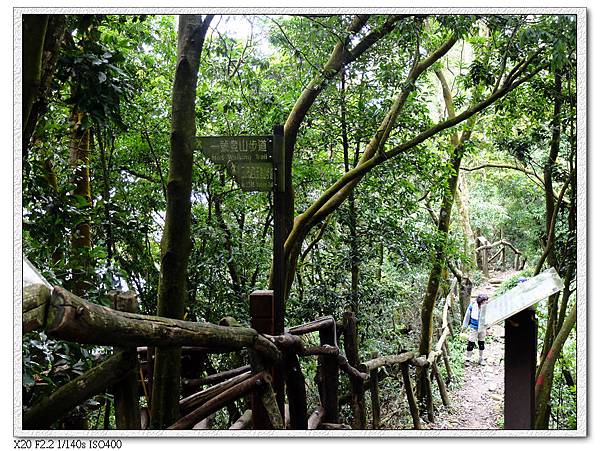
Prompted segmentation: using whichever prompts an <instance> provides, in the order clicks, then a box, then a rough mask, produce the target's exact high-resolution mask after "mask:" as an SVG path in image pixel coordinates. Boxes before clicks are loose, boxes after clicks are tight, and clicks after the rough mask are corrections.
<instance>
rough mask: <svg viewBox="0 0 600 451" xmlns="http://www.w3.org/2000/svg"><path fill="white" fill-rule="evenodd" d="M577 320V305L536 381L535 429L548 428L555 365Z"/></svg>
mask: <svg viewBox="0 0 600 451" xmlns="http://www.w3.org/2000/svg"><path fill="white" fill-rule="evenodd" d="M576 320H577V306H576V305H575V306H573V309H572V310H571V312H570V313H569V316H567V318H566V319H565V322H564V323H563V326H562V327H561V329H560V331H559V332H558V334H557V335H556V338H555V339H554V341H553V343H552V345H551V346H550V349H549V350H548V353H547V354H546V358H545V359H544V363H543V364H542V368H541V370H540V372H539V374H538V376H537V379H536V381H535V423H534V427H535V429H548V418H549V416H550V394H551V392H552V382H553V378H554V365H555V364H556V360H557V359H558V356H559V355H560V353H561V351H562V348H563V345H564V344H565V341H566V340H567V338H568V337H569V333H570V332H571V329H573V326H574V325H575V321H576Z"/></svg>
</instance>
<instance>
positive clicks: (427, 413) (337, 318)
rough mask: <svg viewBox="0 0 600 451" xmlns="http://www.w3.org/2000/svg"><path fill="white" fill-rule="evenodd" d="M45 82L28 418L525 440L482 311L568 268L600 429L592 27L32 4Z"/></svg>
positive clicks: (556, 379)
mask: <svg viewBox="0 0 600 451" xmlns="http://www.w3.org/2000/svg"><path fill="white" fill-rule="evenodd" d="M21 75H22V77H21V78H22V142H21V144H22V249H23V257H24V266H27V267H30V268H34V272H35V273H36V274H35V277H37V279H36V282H35V283H33V284H32V285H29V283H30V282H27V281H25V282H24V287H25V288H24V293H23V299H24V301H23V334H22V353H21V363H22V387H21V392H20V393H17V394H16V396H17V398H18V399H16V401H15V402H16V403H17V404H18V405H20V406H21V409H22V413H23V429H57V430H69V429H76V430H81V429H96V430H110V429H187V430H190V429H246V428H250V427H253V428H255V429H258V428H275V429H281V428H287V429H330V430H341V429H392V430H403V429H413V428H414V429H470V428H483V429H488V428H489V429H502V428H504V427H505V426H507V427H508V423H507V424H506V425H505V424H504V421H507V422H508V418H504V417H503V414H502V412H503V411H502V409H503V401H502V400H503V399H504V398H503V396H504V395H503V394H504V390H506V389H507V387H504V380H505V379H503V377H504V374H505V373H504V371H507V373H506V374H507V375H508V371H509V369H508V367H507V368H506V370H505V361H504V357H503V356H504V354H503V352H504V333H505V332H504V326H503V324H504V322H503V323H500V324H498V325H494V326H493V327H492V328H490V329H489V330H488V338H487V341H486V344H485V346H486V351H485V353H486V354H485V359H486V360H485V363H486V365H485V366H484V365H481V366H480V365H477V364H476V363H473V362H471V361H470V360H469V358H468V357H467V355H468V353H465V349H466V348H467V340H466V339H465V338H464V335H465V334H464V333H461V325H462V323H463V317H464V316H465V313H467V314H468V312H469V311H471V310H470V308H471V307H472V306H473V305H474V304H475V305H476V302H475V299H476V298H477V296H478V295H479V294H482V293H484V294H485V295H486V296H487V295H489V298H490V299H491V301H490V305H491V304H492V303H493V302H494V298H495V297H498V296H501V295H502V294H503V293H507V292H508V291H510V290H511V289H519V285H520V283H523V282H524V281H525V283H527V281H528V280H530V279H533V278H536V277H540V276H542V275H544V274H549V273H548V270H551V269H552V268H554V270H555V271H556V272H557V273H558V276H559V279H560V280H561V287H562V289H561V290H559V291H556V292H554V293H553V294H552V295H551V296H549V297H546V298H544V299H543V300H541V302H538V303H536V304H535V305H534V309H535V318H536V324H537V326H536V327H537V328H536V329H535V330H536V332H534V333H535V334H536V337H534V339H533V340H534V342H533V344H532V346H533V348H532V349H533V350H534V353H535V355H534V359H533V365H534V371H535V387H533V381H532V384H531V386H532V394H533V393H534V395H535V399H534V402H535V404H534V411H533V412H532V420H531V429H556V430H574V429H577V411H578V410H577V408H578V406H577V380H578V374H577V346H576V345H577V339H576V336H577V327H576V318H577V305H578V299H577V298H578V297H577V283H576V282H577V275H578V273H577V257H578V255H577V208H578V193H577V144H578V141H577V17H576V16H571V15H549V14H548V15H531V14H527V15H435V14H431V15H391V14H388V15H377V14H375V15H368V14H364V15H363V14H361V15H351V14H348V15H318V14H305V15H229V16H227V15H222V16H220V15H210V14H209V15H181V16H173V15H139V14H138V15H90V14H81V15H61V14H50V15H32V14H24V15H23V16H22V74H21ZM201 137H223V138H219V139H221V141H218V140H217V141H218V142H221V143H223V142H225V141H223V140H224V139H225V137H238V138H236V139H237V141H234V140H233V139H229V140H228V141H226V142H227V143H229V144H228V145H229V146H230V148H231V147H232V146H233V147H235V151H236V152H237V151H238V150H239V149H238V146H241V147H243V146H246V145H249V146H250V145H252V146H254V145H255V144H256V143H255V142H254V141H248V139H251V138H252V137H267V138H265V139H266V141H265V142H267V143H268V145H269V146H271V145H272V146H273V147H272V150H271V147H269V152H270V153H269V154H268V158H272V159H273V162H274V163H273V164H275V162H276V167H277V169H276V170H275V172H273V174H271V173H270V172H269V171H270V169H269V168H270V167H271V166H268V165H267V166H264V167H267V169H268V170H267V173H266V174H267V176H268V177H267V178H268V183H269V187H270V186H271V185H273V184H274V189H270V188H268V189H264V187H262V186H261V187H259V188H256V187H254V188H256V189H254V188H252V187H250V188H249V187H248V186H245V185H244V183H248V181H247V180H246V182H244V181H243V180H242V179H243V176H245V175H246V173H244V172H243V171H245V170H246V171H247V170H248V169H245V170H244V169H240V168H242V167H244V166H243V164H242V163H239V164H238V165H237V166H236V165H231V164H229V163H228V164H223V163H222V162H219V161H220V160H219V161H217V160H215V155H216V154H214V155H213V154H210V152H208V151H207V150H206V148H207V146H208V144H207V143H209V142H212V141H209V140H208V139H205V138H201ZM245 138H246V140H244V139H245ZM215 139H216V138H215ZM217 141H214V142H217ZM261 142H262V141H261ZM261 142H259V144H260V143H261ZM203 143H204V144H203ZM248 143H250V144H248ZM242 144H243V145H242ZM203 146H204V147H203ZM241 147H240V148H241ZM259 147H260V146H259ZM252 148H253V149H254V147H252ZM221 149H223V147H221ZM265 149H266V148H265ZM217 153H218V152H217ZM271 153H272V155H271ZM265 155H267V154H265ZM265 158H267V157H265ZM248 164H250V163H248ZM269 164H270V163H269ZM248 167H249V166H248V165H247V166H246V168H248ZM261 167H263V166H261ZM236 171H237V172H236ZM263 175H264V174H263ZM271 175H272V177H271ZM536 280H537V279H536ZM39 281H42V282H43V283H42V282H39ZM523 286H525V285H523ZM28 287H29V288H28ZM515 287H516V288H515ZM269 290H273V291H269ZM580 302H585V297H582V299H581V300H580ZM269 303H272V306H271V304H269ZM267 304H268V305H269V306H271V307H268V308H267V307H264V306H265V305H267ZM265 309H266V310H265ZM269 309H271V310H269ZM267 310H268V311H267ZM265 312H266V313H265ZM532 314H533V313H532ZM261 315H262V316H261ZM269 321H271V322H269ZM506 323H507V325H506V327H507V328H508V327H509V325H508V320H507V322H506ZM506 333H507V334H508V329H507V332H506ZM342 337H343V339H342ZM338 340H339V341H338ZM507 340H508V338H507ZM484 341H485V340H484ZM469 342H471V339H469ZM482 342H483V341H481V342H480V343H482ZM507 343H508V341H507ZM480 346H481V345H480ZM507 346H508V345H507ZM526 347H527V346H525V345H523V348H522V350H521V351H518V352H525V351H524V350H523V349H525V348H526ZM479 350H480V354H479V355H480V356H481V355H482V354H481V352H483V349H482V348H481V347H480V348H479ZM477 351H478V350H477V349H475V351H474V352H475V353H477ZM469 352H471V351H469ZM482 360H483V358H480V359H479V363H482ZM523 384H524V386H527V384H528V382H527V381H524V382H523ZM478 386H479V387H478ZM470 387H471V388H470ZM473 387H474V388H473ZM470 389H473V390H475V391H476V394H475V395H473V396H475V397H476V398H477V402H478V403H479V404H481V407H480V409H481V411H470V410H468V409H470V408H472V403H469V402H465V401H464V400H463V399H462V398H463V397H464V396H465V395H464V392H465V390H470ZM507 396H508V394H507ZM506 402H508V398H507V401H506ZM482 415H483V416H485V418H483V417H482Z"/></svg>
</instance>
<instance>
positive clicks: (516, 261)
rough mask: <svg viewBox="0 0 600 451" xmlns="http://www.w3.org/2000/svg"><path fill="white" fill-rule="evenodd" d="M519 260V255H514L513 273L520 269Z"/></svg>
mask: <svg viewBox="0 0 600 451" xmlns="http://www.w3.org/2000/svg"><path fill="white" fill-rule="evenodd" d="M519 259H520V256H519V254H515V266H514V268H515V271H518V270H519V269H520V268H519V264H520V262H519Z"/></svg>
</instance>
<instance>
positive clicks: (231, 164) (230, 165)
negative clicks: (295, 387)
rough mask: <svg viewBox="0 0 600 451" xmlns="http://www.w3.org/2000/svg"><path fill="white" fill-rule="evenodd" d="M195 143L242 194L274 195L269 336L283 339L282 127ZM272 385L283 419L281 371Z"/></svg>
mask: <svg viewBox="0 0 600 451" xmlns="http://www.w3.org/2000/svg"><path fill="white" fill-rule="evenodd" d="M196 143H197V147H198V149H199V150H200V151H201V152H202V153H203V154H204V155H206V156H207V157H208V158H209V159H210V160H211V161H212V162H213V163H215V164H222V165H225V166H226V168H227V171H228V172H229V173H230V174H231V175H232V176H233V178H234V179H235V181H236V182H237V183H238V185H239V186H240V188H241V189H242V191H246V192H256V191H259V192H269V191H272V192H273V210H274V211H273V217H274V223H273V274H272V275H273V280H272V283H273V330H272V331H271V332H269V333H272V334H274V335H281V334H283V332H284V330H283V329H284V324H285V299H284V291H285V275H286V267H285V256H284V244H285V239H286V236H285V201H286V196H285V150H284V140H283V126H282V125H276V126H274V127H273V135H271V136H269V135H261V136H200V137H197V139H196ZM257 330H258V329H257ZM259 332H261V331H259ZM273 385H274V388H275V392H276V396H277V403H278V405H279V408H280V411H281V413H282V415H283V408H284V384H283V375H282V373H281V371H280V370H279V369H276V370H275V372H274V380H273Z"/></svg>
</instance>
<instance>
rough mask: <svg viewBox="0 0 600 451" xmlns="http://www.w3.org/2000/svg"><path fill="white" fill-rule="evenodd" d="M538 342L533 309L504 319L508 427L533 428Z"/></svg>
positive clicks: (506, 421) (505, 390)
mask: <svg viewBox="0 0 600 451" xmlns="http://www.w3.org/2000/svg"><path fill="white" fill-rule="evenodd" d="M536 344H537V321H536V319H535V310H534V309H533V308H528V309H525V310H521V311H520V312H518V313H516V314H514V315H513V316H511V317H510V318H508V319H507V320H506V321H505V322H504V429H533V420H534V416H535V385H534V381H535V364H536V353H537V346H536Z"/></svg>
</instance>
